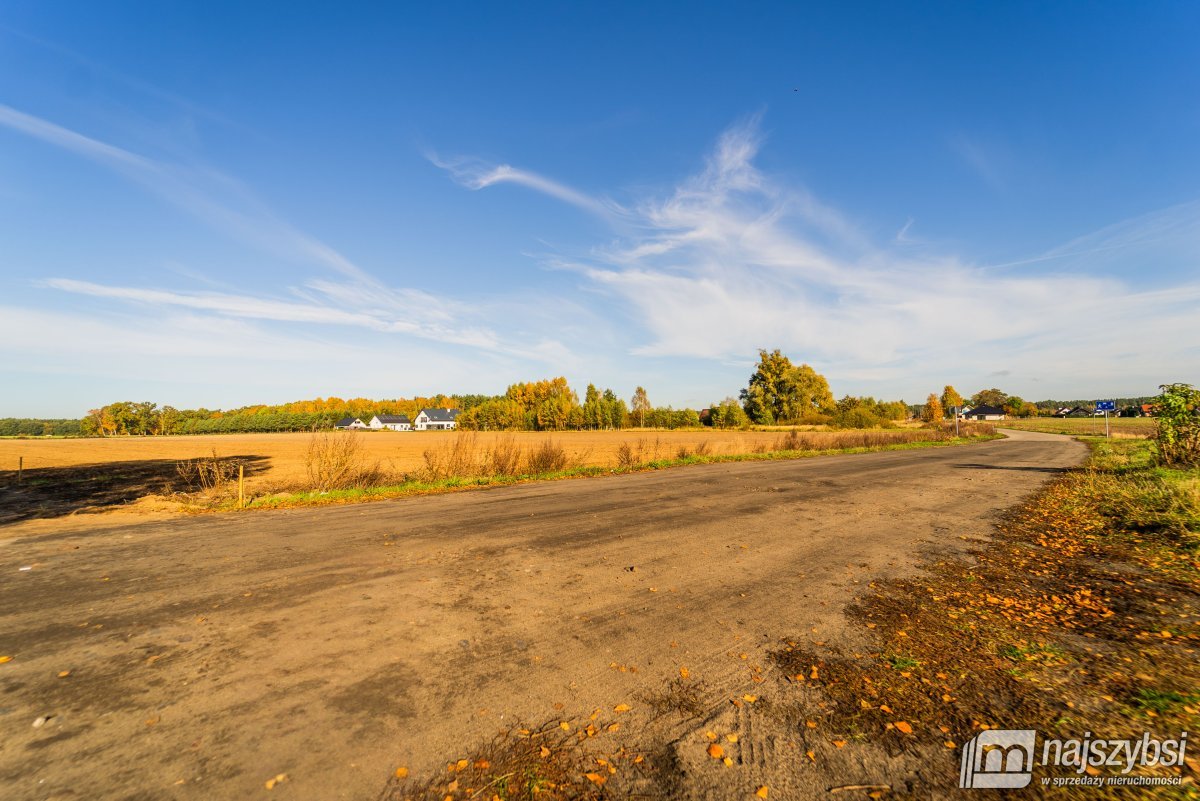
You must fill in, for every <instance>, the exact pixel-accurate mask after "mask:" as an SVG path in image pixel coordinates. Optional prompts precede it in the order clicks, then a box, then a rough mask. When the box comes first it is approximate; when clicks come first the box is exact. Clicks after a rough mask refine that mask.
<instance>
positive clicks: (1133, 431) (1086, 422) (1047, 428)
mask: <svg viewBox="0 0 1200 801" xmlns="http://www.w3.org/2000/svg"><path fill="white" fill-rule="evenodd" d="M999 425H1000V426H1001V427H1002V428H1016V429H1019V430H1021V431H1041V432H1043V433H1046V434H1070V435H1072V436H1076V437H1102V436H1104V418H1103V417H1062V418H1059V417H1030V418H1028V419H1016V420H1005V421H1004V422H1003V423H999ZM1157 425H1158V421H1156V420H1155V419H1154V418H1153V417H1110V418H1108V426H1109V431H1110V432H1111V433H1112V436H1113V437H1115V438H1117V439H1126V438H1130V439H1133V438H1141V437H1152V436H1154V430H1155V428H1156V427H1157Z"/></svg>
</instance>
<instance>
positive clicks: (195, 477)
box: [175, 448, 238, 494]
mask: <svg viewBox="0 0 1200 801" xmlns="http://www.w3.org/2000/svg"><path fill="white" fill-rule="evenodd" d="M175 472H176V474H177V475H178V476H179V480H180V482H181V483H182V485H183V488H184V491H185V492H205V493H210V494H212V493H219V492H221V490H222V489H223V488H224V486H225V485H226V484H227V483H229V482H231V481H233V480H234V479H235V478H237V474H238V461H237V460H236V459H224V458H222V457H220V456H218V455H217V450H216V448H213V452H212V456H205V457H202V458H200V459H185V460H184V461H181V462H176V464H175Z"/></svg>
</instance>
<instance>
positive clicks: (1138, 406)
mask: <svg viewBox="0 0 1200 801" xmlns="http://www.w3.org/2000/svg"><path fill="white" fill-rule="evenodd" d="M1113 400H1114V401H1115V403H1116V406H1117V409H1118V410H1119V411H1118V412H1117V413H1118V414H1119V415H1120V416H1122V417H1137V416H1139V415H1141V414H1142V404H1143V403H1148V402H1150V401H1153V400H1154V398H1153V397H1150V396H1146V397H1139V398H1114V399H1113ZM1094 402H1095V401H1081V400H1072V401H1058V400H1042V401H1037V402H1036V403H1035V402H1031V401H1027V400H1025V399H1024V398H1022V397H1020V396H1019V395H1009V394H1008V393H1007V392H1005V391H1004V390H1001V389H997V388H996V387H992V388H991V389H982V390H980V391H979V392H976V393H975V394H974V395H972V396H971V397H970V398H963V396H962V395H960V394H959V393H958V391H957V390H956V389H955V388H954V387H953V386H950V385H946V386H945V387H944V388H943V389H942V392H941V394H940V395H939V394H938V393H936V392H931V393H929V397H928V398H926V399H925V403H924V404H923V405H921V406H917V407H915V408H914V409H913V413H914V414H915V415H916V416H918V417H920V418H921V419H922V420H924V421H926V422H939V421H941V420H942V419H944V418H945V417H947V416H949V415H950V414H951V410H952V409H955V408H961V407H962V406H964V405H967V406H970V407H971V408H973V409H974V408H978V407H980V406H994V407H996V408H998V409H1003V410H1004V413H1005V414H1007V415H1008V416H1009V417H1045V416H1049V415H1053V414H1054V413H1055V412H1057V411H1058V410H1059V409H1062V408H1075V407H1076V406H1081V407H1083V408H1085V409H1091V408H1092V405H1093V403H1094Z"/></svg>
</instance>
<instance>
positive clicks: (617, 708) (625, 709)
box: [613, 704, 633, 713]
mask: <svg viewBox="0 0 1200 801" xmlns="http://www.w3.org/2000/svg"><path fill="white" fill-rule="evenodd" d="M630 709H633V707H631V706H630V705H629V704H617V705H616V706H614V707H613V712H617V713H620V712H628V711H629V710H630Z"/></svg>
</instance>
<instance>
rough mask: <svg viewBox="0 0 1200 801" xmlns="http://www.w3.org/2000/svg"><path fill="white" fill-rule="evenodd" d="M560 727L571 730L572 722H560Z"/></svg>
mask: <svg viewBox="0 0 1200 801" xmlns="http://www.w3.org/2000/svg"><path fill="white" fill-rule="evenodd" d="M558 728H560V729H562V730H563V731H570V730H571V724H570V723H567V722H566V721H565V720H564V721H563V722H562V723H560V724H558Z"/></svg>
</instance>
